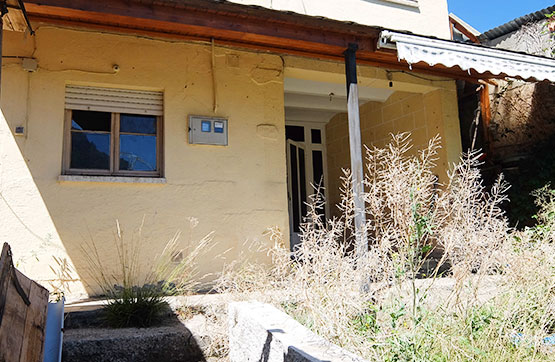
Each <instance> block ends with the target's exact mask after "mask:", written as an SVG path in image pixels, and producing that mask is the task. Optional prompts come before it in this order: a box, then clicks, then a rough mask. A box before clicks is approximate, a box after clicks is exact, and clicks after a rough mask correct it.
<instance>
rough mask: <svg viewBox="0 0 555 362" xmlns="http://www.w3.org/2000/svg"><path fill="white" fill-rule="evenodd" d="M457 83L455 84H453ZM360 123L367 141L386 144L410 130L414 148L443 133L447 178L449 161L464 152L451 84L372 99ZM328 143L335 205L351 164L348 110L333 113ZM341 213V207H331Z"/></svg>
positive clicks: (441, 164) (440, 168) (440, 166)
mask: <svg viewBox="0 0 555 362" xmlns="http://www.w3.org/2000/svg"><path fill="white" fill-rule="evenodd" d="M452 86H454V84H453V85H452ZM360 127H361V136H362V144H363V152H364V149H365V148H364V145H366V146H369V147H371V146H376V147H384V146H385V145H387V144H388V143H389V142H390V141H391V134H392V133H393V134H396V133H400V132H410V133H411V139H412V143H413V145H414V147H413V149H412V151H411V152H414V153H416V152H417V150H419V149H422V148H424V147H425V146H426V145H427V144H428V142H429V140H430V139H431V138H432V137H434V136H435V135H439V136H440V137H441V140H442V148H441V149H440V151H439V155H438V156H439V158H438V160H437V174H438V176H439V180H440V182H445V181H446V177H447V170H448V169H449V165H450V164H452V163H454V162H457V161H458V159H459V157H460V153H461V141H460V131H459V119H458V110H457V97H456V92H455V90H454V89H453V88H451V87H450V86H447V87H446V88H444V89H438V90H435V91H431V92H427V93H425V94H421V93H409V92H395V93H394V94H393V95H392V96H391V97H389V99H388V100H387V101H386V102H384V103H379V102H368V103H366V104H364V105H362V106H361V108H360ZM326 142H327V147H328V152H327V158H328V175H329V176H328V178H329V180H330V181H329V182H330V185H329V189H328V192H329V199H330V202H331V204H332V205H336V204H338V203H339V201H340V200H341V193H340V190H339V189H340V186H341V183H340V182H341V181H340V178H341V177H342V176H343V175H344V174H343V171H342V169H349V168H350V158H349V157H350V156H349V130H348V127H347V114H346V113H341V114H338V115H336V116H335V117H333V118H332V119H331V120H330V122H329V123H328V124H327V126H326ZM331 211H332V214H335V215H337V214H338V211H339V210H338V209H337V208H336V207H332V208H331Z"/></svg>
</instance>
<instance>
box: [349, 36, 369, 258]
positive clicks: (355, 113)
mask: <svg viewBox="0 0 555 362" xmlns="http://www.w3.org/2000/svg"><path fill="white" fill-rule="evenodd" d="M357 50H358V45H357V44H349V48H348V49H347V50H346V51H345V53H344V55H345V74H346V78H347V98H348V101H347V113H348V118H349V147H350V153H351V173H352V176H351V177H352V192H353V197H354V207H355V210H354V211H355V220H354V226H355V233H356V235H355V237H356V245H355V252H356V255H357V258H361V257H363V256H364V255H365V254H366V252H367V251H368V238H367V234H366V227H365V224H366V210H365V209H366V208H365V205H364V199H363V193H364V185H363V177H364V172H363V166H362V141H361V137H360V114H359V104H358V84H357V64H356V52H357Z"/></svg>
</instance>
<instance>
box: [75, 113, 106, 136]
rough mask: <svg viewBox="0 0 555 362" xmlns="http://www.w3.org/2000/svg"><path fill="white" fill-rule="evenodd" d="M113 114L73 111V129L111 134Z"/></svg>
mask: <svg viewBox="0 0 555 362" xmlns="http://www.w3.org/2000/svg"><path fill="white" fill-rule="evenodd" d="M111 125H112V114H111V113H110V112H95V111H72V112H71V129H75V130H81V131H104V132H110V129H111V128H112V127H111Z"/></svg>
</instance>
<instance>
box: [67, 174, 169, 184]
mask: <svg viewBox="0 0 555 362" xmlns="http://www.w3.org/2000/svg"><path fill="white" fill-rule="evenodd" d="M58 182H60V183H66V182H94V183H125V184H158V185H160V184H165V183H167V180H166V178H165V177H136V176H130V177H126V176H86V175H60V176H58Z"/></svg>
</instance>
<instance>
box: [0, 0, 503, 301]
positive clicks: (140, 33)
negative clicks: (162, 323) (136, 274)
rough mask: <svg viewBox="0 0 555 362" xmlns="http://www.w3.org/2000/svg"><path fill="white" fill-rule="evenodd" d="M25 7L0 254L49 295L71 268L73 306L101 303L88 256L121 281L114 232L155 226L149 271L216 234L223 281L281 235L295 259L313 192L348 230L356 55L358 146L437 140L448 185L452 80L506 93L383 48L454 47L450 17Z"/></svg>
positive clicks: (5, 90)
mask: <svg viewBox="0 0 555 362" xmlns="http://www.w3.org/2000/svg"><path fill="white" fill-rule="evenodd" d="M339 3H341V4H340V5H341V6H340V7H339ZM24 4H25V11H23V9H20V8H17V7H15V6H14V7H10V8H9V12H11V13H8V15H7V16H6V17H4V31H3V44H2V45H3V64H2V79H1V81H2V83H1V108H2V119H1V120H0V195H1V198H2V200H0V220H1V224H0V240H1V241H7V242H9V243H10V244H11V246H12V249H13V252H14V257H15V259H16V260H18V261H19V263H18V268H20V269H21V270H22V271H24V272H25V273H26V275H28V276H30V277H32V278H34V279H36V280H40V281H43V283H44V284H45V285H48V283H49V282H48V281H49V280H55V279H57V278H60V275H59V274H58V273H57V272H56V270H57V269H58V267H57V263H56V262H55V261H54V260H53V256H56V257H57V258H60V259H66V260H67V261H68V262H70V263H71V265H72V267H73V269H74V272H73V273H72V277H71V278H69V279H72V284H73V285H74V289H73V291H72V292H74V293H76V294H79V293H83V294H84V293H88V294H90V293H94V288H92V289H91V287H93V284H94V282H93V281H92V280H91V279H90V278H89V277H88V273H87V263H86V257H87V256H86V253H87V251H86V248H84V247H83V246H84V245H86V244H87V243H90V241H91V240H93V241H94V244H95V245H96V247H97V250H98V252H99V254H100V256H101V258H102V260H103V262H104V264H105V265H106V266H107V267H108V268H115V267H116V265H117V250H116V249H115V245H114V233H115V230H116V226H115V225H116V220H118V222H119V224H120V225H121V228H122V229H123V231H124V234H125V236H126V237H127V238H128V240H133V238H138V237H139V236H138V234H137V233H136V230H137V229H138V228H140V227H141V225H142V233H141V236H140V237H141V238H143V239H144V240H145V241H146V242H147V244H148V250H146V252H145V253H144V254H143V256H142V258H143V259H144V260H143V261H144V263H147V262H148V261H149V260H152V258H153V256H154V255H156V254H158V253H160V252H161V250H162V249H163V247H164V246H165V245H166V243H167V241H168V240H169V239H170V238H171V237H172V236H173V235H174V234H175V233H176V232H177V231H181V232H182V236H181V242H182V244H183V245H185V246H186V245H188V244H190V243H193V244H194V242H195V240H198V239H200V238H202V237H203V236H204V235H206V234H209V233H211V232H213V245H214V246H213V247H212V248H211V249H210V251H209V252H208V253H206V254H204V255H203V256H202V258H201V260H199V261H200V270H199V275H208V277H207V278H206V280H210V279H213V278H214V276H215V275H216V273H217V272H218V271H220V270H221V269H222V267H223V265H224V264H225V263H228V262H230V261H232V260H234V259H236V258H238V257H239V255H245V254H246V255H247V256H248V255H249V248H248V246H247V245H246V243H247V244H248V243H249V242H254V241H260V242H262V243H270V240H269V238H268V236H267V235H266V232H267V230H268V228H270V227H277V228H278V229H279V230H280V231H281V232H282V234H283V236H284V243H285V244H286V245H289V244H294V243H296V242H299V239H298V232H299V226H300V223H302V218H303V213H304V212H306V211H305V205H304V203H305V202H306V201H307V200H308V197H309V196H310V194H311V193H312V192H313V188H312V186H311V185H313V184H321V185H323V186H324V190H325V191H324V192H325V195H326V198H327V200H328V205H327V209H326V210H325V213H326V216H327V217H331V216H332V215H335V214H337V208H336V205H335V204H336V203H338V201H339V200H340V195H339V187H340V179H339V178H340V176H341V175H342V171H341V170H342V169H343V168H349V167H350V159H351V156H352V155H350V151H349V130H350V128H349V126H348V121H347V119H348V114H347V91H346V87H345V65H344V63H343V62H342V52H343V49H345V48H346V47H347V45H348V44H351V43H355V42H357V43H358V44H359V53H358V56H359V63H358V68H357V73H358V87H359V88H358V93H359V102H360V127H359V130H358V132H359V134H360V137H361V141H362V144H365V145H369V146H371V145H376V146H383V145H385V144H386V143H387V140H388V137H389V134H390V133H397V132H411V133H412V135H413V140H414V143H415V146H416V147H415V150H416V149H418V147H421V146H423V145H425V144H426V143H427V141H428V140H429V139H430V138H431V137H433V136H435V135H436V134H439V135H440V136H441V137H442V140H443V148H442V150H441V151H440V155H439V160H438V167H437V174H438V177H439V179H440V180H445V177H446V172H447V170H448V167H449V163H452V162H455V161H457V159H458V157H459V154H460V152H461V142H460V130H459V119H458V108H457V95H456V86H455V79H458V78H461V77H463V78H464V77H470V78H473V79H475V80H476V81H477V79H479V78H483V77H492V76H493V75H492V74H489V73H487V74H486V75H483V74H479V73H477V72H476V71H474V70H465V69H460V68H458V69H457V68H449V67H445V66H439V67H438V66H434V65H430V64H429V63H425V62H426V60H424V62H407V61H401V60H400V56H398V54H397V53H395V52H394V51H391V50H390V49H386V47H384V48H383V49H382V50H381V51H380V50H379V49H378V48H377V47H376V44H377V42H378V38H379V37H380V29H379V28H377V27H385V26H387V27H389V28H392V29H394V30H401V31H409V32H414V33H418V34H424V35H428V36H435V37H436V38H448V37H449V26H448V17H447V6H446V1H441V0H418V1H411V0H391V1H385V0H384V1H380V0H372V1H369V0H348V1H342V2H337V1H321V0H320V1H315V0H314V1H304V2H300V1H286V0H282V1H263V0H260V1H228V2H221V1H218V2H213V1H189V0H165V1H119V0H118V1H95V2H89V1H63V0H41V1H25V2H24ZM254 5H256V6H254ZM22 15H27V18H28V19H29V24H28V25H30V28H29V26H28V25H27V24H26V23H25V22H23V20H21V19H24V17H22ZM322 17H326V18H322ZM14 19H20V20H21V21H20V23H19V25H18V23H17V22H16V21H15V20H14ZM7 20H8V21H7ZM346 20H351V21H355V22H357V23H359V24H352V23H345V21H346ZM376 26H377V27H376ZM30 29H32V32H33V34H30ZM389 39H393V38H392V37H391V36H390V37H389ZM423 39H424V40H426V41H431V40H430V39H429V38H423ZM434 41H435V40H434ZM397 44H402V43H401V40H398V41H397ZM442 44H443V43H442ZM482 72H483V71H482ZM415 74H416V76H415ZM351 130H352V129H351ZM190 218H194V219H195V220H198V225H197V226H196V227H195V228H194V229H192V231H191V230H190V228H191V221H190ZM194 224H196V221H195V222H194ZM252 255H254V253H253V254H252ZM60 259H58V260H60ZM51 267H52V268H51ZM52 269H54V270H52ZM66 278H67V276H66ZM73 279H74V280H73Z"/></svg>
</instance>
